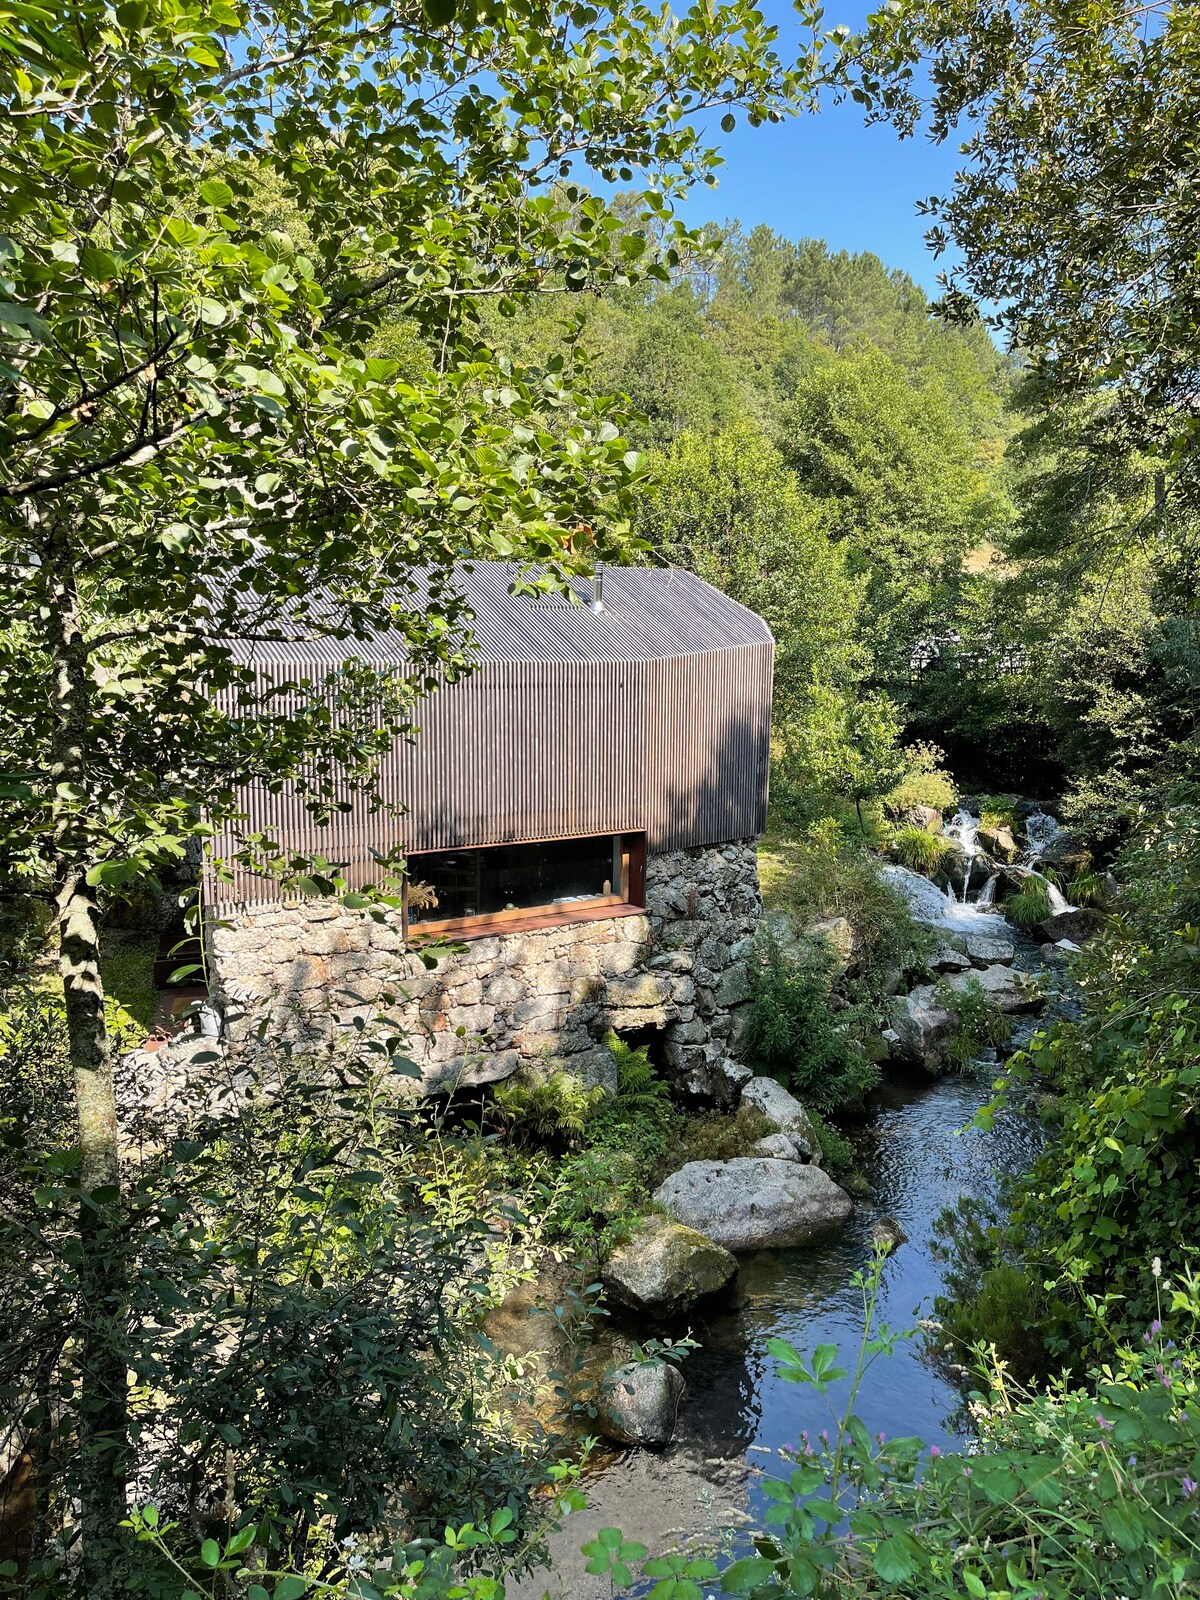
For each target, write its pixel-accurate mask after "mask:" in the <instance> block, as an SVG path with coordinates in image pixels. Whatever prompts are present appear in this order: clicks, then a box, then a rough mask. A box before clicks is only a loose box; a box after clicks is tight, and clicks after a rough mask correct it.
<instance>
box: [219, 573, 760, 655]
mask: <svg viewBox="0 0 1200 1600" xmlns="http://www.w3.org/2000/svg"><path fill="white" fill-rule="evenodd" d="M527 571H528V569H524V568H522V566H521V564H520V563H519V562H503V561H471V562H466V563H463V564H462V565H460V566H458V567H456V568H455V569H454V572H453V574H452V578H451V582H452V584H453V587H454V588H456V589H457V590H458V592H459V593H460V594H461V595H462V596H463V598H464V599H465V600H466V602H467V605H468V607H469V608H470V611H471V613H472V620H471V621H470V624H469V628H470V635H471V638H472V641H473V650H472V653H473V655H474V656H475V657H476V659H478V660H479V661H480V662H486V661H651V660H656V659H660V658H663V657H669V656H680V655H700V654H707V653H708V652H710V651H713V650H725V649H729V648H731V647H737V646H739V645H752V644H764V643H767V644H769V643H771V642H772V640H771V633H770V630H769V629H768V627H767V625H766V623H765V622H764V621H763V620H762V618H761V617H758V616H756V615H755V613H754V612H753V611H749V610H747V609H746V607H745V606H742V605H739V604H738V603H737V601H736V600H731V599H730V598H729V596H728V595H724V594H721V593H720V591H719V590H717V589H714V588H713V587H712V586H711V584H707V583H705V582H704V581H703V580H702V579H700V578H697V577H696V576H694V574H692V573H690V572H684V571H682V570H681V569H679V568H676V567H606V568H604V572H603V578H604V602H603V609H602V610H600V611H593V610H592V609H590V607H589V606H588V604H587V602H588V601H589V600H590V599H591V584H590V583H589V582H588V581H587V580H579V579H576V580H573V583H572V588H573V591H574V593H575V594H576V595H577V596H578V598H579V600H580V602H581V603H580V604H575V603H574V602H573V601H572V600H570V599H569V598H568V597H567V596H566V595H562V594H549V595H542V596H539V597H537V598H531V597H529V596H527V595H516V594H512V593H511V592H510V590H511V586H512V584H513V583H514V582H515V581H516V580H517V579H518V578H519V577H521V576H522V575H523V574H524V573H526V572H527ZM424 587H425V586H424V583H423V581H422V578H421V575H420V574H417V575H415V583H414V592H413V594H412V596H411V597H410V598H409V599H407V600H406V601H405V605H406V607H407V609H409V610H418V609H419V608H420V600H421V595H422V592H423V590H424ZM238 654H239V655H244V657H245V659H247V660H249V661H253V662H256V663H259V664H261V665H263V666H273V665H278V666H288V667H296V666H305V665H310V664H311V665H316V664H318V663H319V664H321V665H325V666H331V665H335V664H336V663H337V662H339V661H343V660H346V659H347V658H349V657H351V656H354V657H357V658H358V659H360V660H366V661H371V662H375V663H395V664H397V665H400V664H402V663H403V662H404V660H405V650H404V636H403V634H402V632H400V631H399V630H397V631H396V632H395V633H383V634H377V635H375V636H374V638H372V639H368V640H359V639H349V640H339V639H336V638H331V637H319V636H317V637H312V638H308V639H303V638H300V639H295V640H289V641H274V640H262V639H256V640H255V641H254V643H252V644H249V643H248V644H246V645H244V646H243V647H242V649H241V650H239V652H238Z"/></svg>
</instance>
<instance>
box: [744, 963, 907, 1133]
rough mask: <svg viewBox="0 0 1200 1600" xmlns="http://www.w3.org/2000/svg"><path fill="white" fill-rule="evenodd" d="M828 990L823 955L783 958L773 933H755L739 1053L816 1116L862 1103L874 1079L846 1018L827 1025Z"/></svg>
mask: <svg viewBox="0 0 1200 1600" xmlns="http://www.w3.org/2000/svg"><path fill="white" fill-rule="evenodd" d="M831 986H832V966H831V963H830V961H829V958H828V957H827V956H824V955H821V954H818V953H811V954H799V955H792V954H788V953H785V952H784V950H783V949H782V948H781V946H780V944H779V941H778V940H777V939H776V938H775V937H774V935H773V934H771V933H770V932H767V931H764V932H763V933H760V935H759V936H758V939H757V940H756V943H755V950H754V954H753V957H752V960H751V963H750V1004H749V1007H748V1010H747V1023H746V1034H745V1042H744V1045H743V1054H744V1056H745V1059H746V1062H747V1064H748V1065H750V1066H753V1067H755V1068H756V1069H757V1070H758V1071H760V1072H766V1073H769V1074H770V1075H771V1076H772V1077H775V1078H779V1079H780V1080H781V1081H782V1082H784V1083H786V1084H787V1085H788V1087H789V1088H791V1089H794V1090H795V1092H796V1093H797V1094H798V1095H799V1096H800V1097H801V1099H802V1100H804V1101H805V1103H806V1104H811V1105H814V1106H816V1107H817V1109H818V1110H820V1111H835V1110H837V1109H838V1108H839V1107H841V1106H847V1105H851V1106H858V1105H861V1104H862V1102H863V1100H864V1098H865V1096H866V1095H867V1094H868V1093H869V1092H870V1091H871V1090H872V1089H874V1088H875V1087H876V1085H877V1084H878V1082H879V1076H880V1074H879V1068H878V1067H877V1066H876V1065H875V1063H874V1062H872V1061H868V1060H867V1058H866V1056H865V1055H863V1053H862V1051H861V1050H859V1048H858V1047H857V1045H856V1044H855V1043H854V1041H853V1039H852V1038H851V1036H850V1033H849V1021H850V1020H851V1015H850V1013H847V1012H843V1013H841V1015H842V1016H843V1017H845V1018H846V1019H847V1020H846V1021H844V1022H843V1023H841V1024H840V1025H836V1024H835V1023H834V1021H833V1016H832V1013H831V1012H830V1009H829V996H830V989H831Z"/></svg>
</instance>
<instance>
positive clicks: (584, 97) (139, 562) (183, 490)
mask: <svg viewBox="0 0 1200 1600" xmlns="http://www.w3.org/2000/svg"><path fill="white" fill-rule="evenodd" d="M16 16H17V19H18V20H17V21H16V22H15V23H14V22H13V21H12V20H11V17H10V19H9V20H6V21H5V23H4V28H5V35H4V42H5V45H6V49H5V51H4V53H3V54H0V99H2V101H3V105H4V110H5V115H4V119H3V122H2V123H0V174H2V176H0V252H2V260H3V280H2V282H0V294H2V295H3V300H2V301H0V358H2V360H3V365H2V366H0V390H2V395H0V398H2V400H3V404H2V405H0V460H2V461H3V464H4V467H3V481H0V506H2V507H3V508H4V509H3V511H2V512H0V545H2V547H3V548H2V553H0V559H3V562H4V564H5V570H6V573H7V575H8V580H9V581H8V584H7V590H6V602H5V613H4V618H3V620H4V622H5V623H6V625H7V631H6V633H5V638H4V645H3V661H2V663H0V672H2V675H3V681H4V686H5V695H4V704H3V708H2V710H0V718H2V723H0V751H2V754H3V758H4V765H5V767H6V768H7V769H8V771H9V779H8V781H7V783H6V786H5V790H4V794H5V803H4V808H3V813H2V816H0V841H2V844H3V850H2V854H3V857H4V860H5V863H6V868H7V870H8V872H9V873H10V874H13V875H15V876H17V877H19V878H20V879H21V881H22V882H23V883H24V884H25V885H33V886H35V887H44V888H47V889H48V890H49V891H50V892H52V893H53V895H54V896H55V898H56V902H57V907H58V924H59V935H60V938H59V943H60V951H61V957H60V972H61V978H62V984H63V990H64V996H65V1005H66V1015H67V1027H68V1035H69V1043H70V1053H71V1059H72V1063H73V1069H74V1091H75V1099H76V1106H77V1111H78V1133H79V1155H80V1164H79V1168H78V1172H77V1182H78V1185H79V1188H80V1209H79V1218H80V1240H81V1248H80V1250H79V1255H78V1261H79V1295H80V1306H81V1326H82V1328H83V1329H84V1338H83V1345H82V1355H81V1374H82V1376H81V1384H82V1392H83V1401H82V1404H81V1408H80V1411H79V1413H78V1420H79V1436H80V1445H81V1450H80V1463H81V1467H80V1474H81V1476H80V1483H79V1486H78V1487H79V1493H80V1497H81V1501H82V1505H83V1545H84V1552H85V1556H84V1565H83V1575H82V1581H83V1584H84V1586H85V1588H86V1591H87V1593H88V1594H89V1596H103V1595H106V1594H109V1593H112V1592H114V1591H115V1588H116V1587H117V1586H118V1584H119V1579H118V1577H117V1576H116V1568H115V1566H114V1563H113V1562H112V1561H111V1560H110V1559H109V1558H108V1554H107V1551H108V1549H109V1545H110V1540H111V1534H112V1530H113V1529H114V1528H115V1527H116V1525H117V1523H118V1521H119V1520H120V1516H121V1515H122V1514H123V1509H124V1495H125V1487H124V1486H125V1478H126V1474H127V1470H128V1461H129V1452H128V1444H127V1429H126V1420H125V1390H126V1378H125V1372H126V1360H125V1319H126V1307H127V1298H128V1297H127V1295H126V1293H125V1289H124V1286H123V1285H122V1283H121V1281H120V1276H119V1274H118V1273H116V1272H114V1271H110V1270H109V1258H110V1256H112V1257H113V1259H116V1257H117V1255H118V1254H119V1252H115V1251H112V1250H110V1248H109V1247H110V1244H111V1242H112V1237H113V1230H115V1229H119V1228H120V1226H121V1215H122V1213H121V1200H120V1176H121V1174H120V1163H119V1159H118V1145H117V1126H116V1107H115V1099H114V1090H113V1077H112V1070H111V1060H110V1042H109V1040H108V1037H107V1034H106V1031H105V1026H104V1006H103V998H104V997H103V992H102V985H101V981H100V974H99V965H98V937H99V917H100V895H101V893H102V892H103V891H104V889H105V886H108V887H111V888H116V889H118V890H119V889H123V888H127V887H128V886H130V885H131V884H132V883H134V882H136V881H138V880H139V879H141V878H144V877H147V876H150V875H153V873H154V872H156V871H157V870H159V869H160V868H161V867H162V866H163V865H164V864H166V863H170V862H172V861H175V860H177V859H178V858H179V857H180V856H181V855H182V854H183V853H185V852H186V850H187V849H188V846H189V842H190V841H191V840H194V839H197V838H205V837H208V836H209V835H210V834H211V831H212V830H213V829H214V828H216V827H220V826H226V827H227V828H229V829H231V830H232V832H233V835H234V839H235V844H234V847H233V848H234V850H235V851H236V852H237V853H240V854H242V855H243V856H244V857H245V858H246V859H247V860H251V861H253V862H254V863H256V864H257V865H259V866H260V867H267V866H269V865H271V857H272V848H271V843H270V841H255V840H250V839H245V838H240V839H239V838H238V834H237V817H238V809H239V808H238V801H237V794H238V790H239V787H240V786H241V785H243V784H244V783H246V782H247V781H260V782H266V783H270V784H274V785H281V784H286V783H291V784H293V785H294V786H295V788H296V789H297V791H298V792H299V794H300V795H301V797H302V798H303V800H304V802H305V803H306V804H308V805H309V806H310V808H311V809H312V811H313V813H314V817H315V819H316V820H317V821H319V820H320V817H321V816H322V815H323V814H327V812H328V809H329V807H331V806H332V805H335V804H338V803H340V798H341V794H342V793H343V785H344V784H346V783H349V784H350V785H351V786H354V785H359V786H362V785H365V784H368V783H369V777H370V771H371V767H372V763H373V760H374V758H375V757H376V756H377V755H378V754H379V752H380V750H381V749H382V748H383V746H384V745H385V744H386V743H388V742H389V741H390V740H391V739H392V738H393V737H394V736H395V735H396V733H397V731H398V730H400V729H402V728H403V727H404V726H405V724H406V720H407V715H408V709H409V706H410V704H411V700H412V697H413V695H414V693H416V692H419V691H420V690H422V689H423V688H425V687H427V686H429V685H431V684H432V683H433V682H434V681H435V675H436V673H437V672H439V671H441V672H446V673H449V674H453V673H455V672H456V671H459V670H461V669H462V667H463V666H464V664H465V663H464V658H463V654H462V651H461V648H460V645H459V643H458V641H457V639H456V632H455V622H456V611H455V606H454V603H453V600H452V598H451V597H450V595H449V594H448V591H447V588H446V585H445V582H444V577H445V573H446V570H447V568H448V566H449V564H450V563H451V562H453V561H454V560H455V559H458V558H461V557H464V556H469V555H471V554H476V555H481V556H508V555H517V556H520V557H523V558H525V559H531V560H535V561H542V562H547V563H550V564H551V566H552V567H553V568H554V569H556V570H558V571H562V570H563V569H564V568H565V569H571V568H578V567H580V566H582V565H584V564H586V563H587V562H588V561H589V560H591V559H592V558H593V556H594V555H595V554H597V553H598V554H601V555H605V556H617V555H619V553H620V552H621V550H622V549H623V548H625V546H626V543H627V535H626V517H627V513H628V490H629V487H630V485H631V484H632V482H633V481H635V465H636V464H635V461H634V458H633V457H632V456H631V455H630V454H629V452H628V451H627V448H626V446H625V445H624V443H623V442H622V441H621V439H620V434H619V429H618V427H617V426H616V424H615V423H614V422H613V421H612V420H611V419H610V417H609V415H608V410H609V408H608V407H607V406H606V405H605V404H604V403H603V402H592V401H591V400H589V398H588V396H587V394H586V392H585V390H584V389H583V388H582V387H581V380H580V375H579V373H578V372H577V371H576V370H575V369H574V368H573V367H572V366H571V364H570V363H569V362H567V361H564V360H563V359H562V358H556V359H554V360H551V361H550V362H548V363H547V365H546V367H545V369H544V370H541V371H518V370H514V369H513V368H512V367H511V365H510V364H508V363H506V362H504V361H503V360H500V359H498V358H496V357H495V356H494V354H493V353H492V351H491V349H490V347H489V346H488V345H487V344H486V342H484V341H483V340H482V339H481V337H480V336H479V334H478V333H477V331H476V327H477V318H476V314H475V309H474V308H475V305H476V302H477V301H479V300H481V299H485V298H488V297H493V298H495V299H497V300H498V301H500V302H503V303H511V304H516V303H517V302H518V301H519V300H520V299H521V298H522V297H523V296H527V295H529V294H533V293H537V292H541V291H543V290H545V291H547V292H550V291H554V292H558V293H570V292H572V291H579V290H583V289H586V288H591V287H595V286H598V285H600V284H603V283H608V282H620V281H624V280H625V279H628V278H631V277H636V276H639V275H645V274H650V275H660V276H661V275H665V273H666V272H667V270H668V268H669V265H670V261H671V259H672V257H673V253H674V251H675V250H676V249H677V244H676V243H675V242H672V241H671V238H670V237H669V239H668V243H667V245H666V247H665V250H664V253H663V256H662V259H660V258H659V255H658V253H657V252H655V251H654V250H653V249H651V250H649V251H647V248H646V237H645V235H639V233H637V232H636V231H635V230H633V229H632V228H630V227H629V226H628V225H627V222H628V219H627V217H626V218H625V219H621V218H618V217H616V216H614V215H613V213H612V211H611V209H610V208H609V206H608V205H606V203H605V202H604V201H602V200H600V199H598V198H594V197H589V196H588V194H587V191H586V189H585V188H583V187H582V182H583V179H584V177H585V176H586V174H587V173H589V172H591V173H594V174H596V175H597V176H598V177H599V178H600V179H602V180H604V181H611V180H614V179H616V178H617V177H619V176H620V175H621V174H625V175H626V176H627V177H628V178H632V176H633V174H634V172H635V171H636V172H639V173H640V174H642V175H643V178H644V182H645V199H644V201H643V202H642V205H641V212H640V214H644V215H646V216H648V217H650V218H657V219H660V220H661V219H664V218H666V217H667V212H668V207H669V203H670V199H671V197H672V196H673V195H674V194H675V193H677V192H679V191H680V190H681V189H682V188H684V187H686V186H687V185H688V184H689V183H691V182H694V181H696V180H698V179H702V178H704V177H706V176H707V175H709V174H710V173H711V171H712V168H713V165H714V164H715V161H716V156H715V154H714V153H713V151H712V150H711V149H710V148H709V147H708V146H707V145H706V144H705V142H704V140H703V139H702V138H701V136H700V134H699V133H698V132H697V128H696V124H695V122H694V121H693V120H691V119H690V118H683V117H681V116H680V103H681V98H682V100H683V101H686V104H687V108H688V111H689V113H692V114H700V113H703V112H704V111H705V110H706V109H709V108H712V107H727V106H731V105H742V106H745V107H746V108H747V113H748V115H749V116H750V118H751V119H752V120H755V121H759V120H762V119H764V118H767V117H776V116H779V115H781V114H783V113H784V112H785V111H786V110H788V109H789V108H790V106H791V104H792V101H793V98H794V95H795V92H796V90H797V88H798V85H799V82H800V76H801V75H800V74H799V73H798V72H797V71H795V70H793V69H790V68H787V67H786V66H785V65H784V64H783V63H782V62H781V61H780V59H779V57H778V55H777V53H776V51H775V48H774V44H775V35H774V33H773V31H772V30H770V29H768V28H767V27H766V25H765V23H764V22H763V20H762V18H761V16H760V15H759V13H758V12H756V11H755V10H754V9H753V8H752V7H751V6H750V5H748V4H742V3H735V4H731V5H726V6H723V7H721V8H719V9H718V10H716V11H714V12H712V13H705V14H704V15H703V16H702V15H701V14H700V13H692V14H690V15H689V17H688V19H687V21H686V22H685V23H682V24H680V25H678V26H675V27H674V28H673V29H670V30H667V31H665V32H664V31H663V30H662V29H661V28H660V26H659V22H658V20H657V19H656V18H654V17H652V16H650V14H648V13H645V12H640V11H635V12H628V11H626V10H624V9H623V8H619V7H612V8H607V9H605V8H600V9H597V8H594V7H587V8H577V7H574V6H572V5H563V6H558V5H555V4H551V3H549V0H517V3H516V4H515V5H506V6H505V7H504V8H503V9H502V10H500V11H496V12H491V11H481V12H479V13H478V14H477V13H475V12H472V13H471V14H470V15H469V16H467V15H466V14H465V13H464V18H463V20H461V21H456V20H454V17H453V11H452V8H448V7H446V6H444V5H438V6H436V7H434V6H432V5H431V6H430V8H429V11H428V13H426V12H424V11H422V10H421V9H420V8H419V7H416V6H412V5H408V4H405V5H400V6H397V7H394V8H392V7H385V8H384V9H382V10H380V9H379V8H377V7H372V6H368V5H347V4H344V3H342V0H338V3H337V4H332V5H331V4H329V3H328V0H279V3H277V4H271V5H268V6H266V7H259V8H258V9H257V10H256V11H254V12H253V14H251V13H250V12H249V11H247V10H245V9H244V8H243V7H242V6H240V5H239V4H237V3H234V0H215V3H211V4H207V5H204V6H198V5H195V4H189V3H188V0H184V3H182V4H177V3H172V4H170V5H167V4H165V3H163V0H149V3H142V0H138V3H136V4H128V5H121V6H119V7H117V8H116V9H115V10H109V9H108V8H107V7H106V6H104V5H102V4H100V3H98V0H76V3H73V4H69V5H68V6H67V7H66V9H65V10H63V9H62V8H60V9H59V12H58V13H57V15H56V17H55V19H54V20H55V24H56V28H55V31H54V33H53V37H52V38H51V35H50V33H49V32H48V27H49V24H48V22H47V21H46V19H45V14H43V13H42V12H40V11H39V10H37V9H36V8H21V9H20V10H18V12H17V13H16ZM729 114H730V113H726V115H729ZM564 178H569V179H570V184H569V185H568V187H567V188H566V190H565V191H561V190H559V189H556V188H553V187H552V186H551V180H552V179H553V180H561V179H564ZM264 184H265V192H266V193H267V195H268V197H269V201H270V203H272V204H278V205H279V206H280V207H281V208H282V210H283V212H284V213H285V214H292V213H299V214H301V215H302V217H303V222H304V228H303V235H302V236H301V237H300V238H299V239H298V238H294V237H292V236H291V234H289V233H288V232H287V231H286V229H285V228H281V227H267V226H264V223H263V209H264V206H263V194H264ZM665 226H666V231H667V234H668V236H671V235H672V234H673V229H672V227H671V225H670V223H669V220H668V221H667V222H666V224H665ZM298 231H299V230H298ZM647 231H648V230H647ZM678 236H679V238H680V239H682V238H683V237H685V236H684V235H683V232H682V230H678ZM397 318H402V319H404V320H405V322H406V325H407V326H408V327H409V329H410V330H411V331H412V332H413V334H414V335H415V337H416V340H417V344H418V346H419V347H420V348H425V349H428V350H429V351H430V352H431V353H432V362H431V364H430V365H429V366H427V367H424V368H420V369H417V370H409V371H405V372H404V373H403V374H402V373H401V372H400V371H399V370H398V368H397V366H396V364H395V363H394V360H393V359H390V358H387V357H386V356H384V355H382V354H380V346H379V345H378V344H377V343H376V341H377V339H378V338H379V337H380V330H381V329H383V328H385V327H391V326H394V324H395V323H396V320H397ZM580 525H586V527H587V528H588V529H589V530H591V531H589V533H588V534H587V536H586V539H585V540H582V541H580V540H577V539H575V538H574V537H573V534H572V530H573V529H574V528H576V527H577V526H580ZM418 566H420V567H423V568H425V569H426V572H427V576H426V577H425V578H424V579H423V580H422V583H421V585H420V586H419V587H418V586H417V585H416V583H415V580H414V569H416V568H417V567H418ZM297 630H305V631H308V632H313V631H315V632H317V633H320V634H325V635H328V636H331V637H333V638H335V639H337V640H339V641H341V643H342V645H343V647H346V646H347V645H349V647H350V648H351V649H352V648H353V644H354V641H358V640H363V639H365V638H367V637H368V636H369V635H371V634H372V633H375V632H379V631H381V630H393V631H397V630H398V631H399V633H400V634H401V636H402V638H403V639H404V642H405V645H406V647H407V649H408V651H409V670H408V673H407V674H406V675H405V676H404V677H403V678H402V679H400V680H396V679H395V678H392V677H387V678H386V679H385V678H381V676H380V674H379V673H377V672H372V671H371V670H369V669H368V668H366V667H365V666H362V665H353V666H352V667H351V668H350V669H348V670H347V671H346V672H344V673H342V674H341V675H340V676H335V677H331V679H330V680H329V681H328V682H327V683H326V684H325V685H323V686H321V687H320V688H319V689H318V688H317V687H316V686H313V685H311V684H299V685H296V686H295V687H296V688H297V689H298V691H299V693H298V694H297V696H296V705H297V707H298V709H296V710H294V711H289V710H287V709H286V702H285V700H284V699H283V697H282V696H281V695H280V694H279V692H278V691H279V690H280V688H281V687H282V685H280V684H277V683H271V682H270V681H268V675H263V674H259V673H258V672H257V671H256V668H255V664H254V661H253V649H252V648H251V649H239V648H237V647H236V646H235V643H234V641H236V640H242V641H249V642H250V643H251V644H252V645H255V646H256V645H258V644H264V645H268V646H269V641H270V640H271V639H272V638H278V637H282V636H287V635H289V634H291V633H294V632H295V631H297ZM218 690H224V691H228V692H229V694H231V695H233V696H234V697H235V698H236V699H238V700H239V702H240V703H239V705H238V711H237V714H236V715H234V714H232V713H231V712H230V711H229V710H228V709H227V710H224V711H222V710H219V709H218V708H217V706H216V704H215V703H214V700H213V698H212V697H213V694H214V691H218ZM275 865H276V866H277V865H278V863H275Z"/></svg>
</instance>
